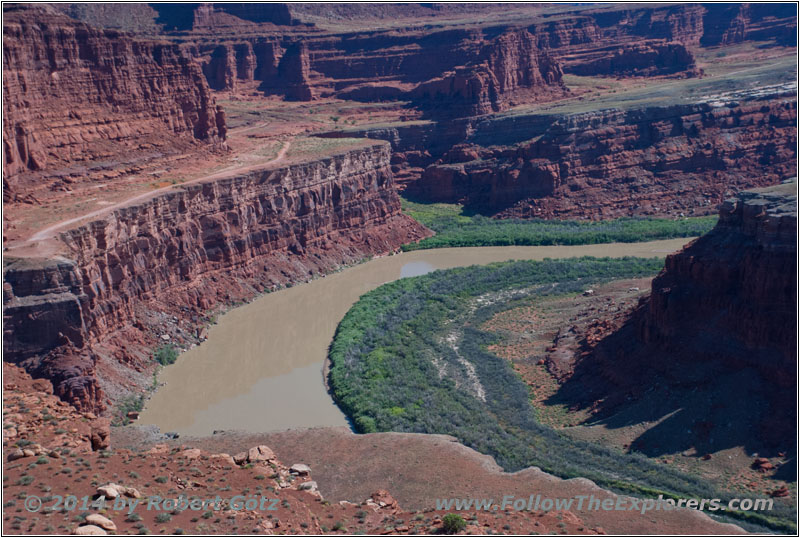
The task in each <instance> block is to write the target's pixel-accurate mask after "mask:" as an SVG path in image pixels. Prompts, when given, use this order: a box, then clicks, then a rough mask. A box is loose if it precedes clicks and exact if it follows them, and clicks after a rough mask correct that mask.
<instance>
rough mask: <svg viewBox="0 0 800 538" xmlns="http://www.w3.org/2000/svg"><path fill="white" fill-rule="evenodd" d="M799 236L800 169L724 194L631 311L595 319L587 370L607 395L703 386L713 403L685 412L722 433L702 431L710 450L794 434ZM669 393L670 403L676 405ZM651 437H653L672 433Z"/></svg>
mask: <svg viewBox="0 0 800 538" xmlns="http://www.w3.org/2000/svg"><path fill="white" fill-rule="evenodd" d="M796 243H797V184H796V180H793V181H791V182H787V183H784V184H780V185H777V186H772V187H767V188H763V189H756V190H753V191H745V192H741V193H739V195H738V196H737V197H736V198H733V199H730V200H727V201H726V202H725V203H724V204H723V205H722V208H721V210H720V220H719V223H718V224H717V226H716V227H715V228H714V229H713V230H712V231H711V232H709V233H708V234H706V235H704V236H702V237H700V238H699V239H697V240H695V241H693V242H692V243H690V244H689V245H687V246H686V247H685V248H684V249H683V250H681V251H679V252H677V253H675V254H672V255H670V256H668V257H667V259H666V263H665V266H664V269H663V270H662V271H661V273H660V274H659V275H658V276H657V277H656V278H655V279H654V280H653V283H652V291H651V294H650V296H649V297H645V298H643V299H642V301H641V302H640V304H639V306H638V307H637V308H636V309H635V310H634V311H633V312H632V313H631V314H630V315H628V316H627V317H624V318H623V319H617V320H609V321H608V322H606V321H604V322H601V323H600V324H598V328H599V329H600V331H599V335H598V334H595V335H592V337H591V341H589V339H588V338H587V346H586V350H585V352H584V353H582V355H581V362H579V364H578V367H577V368H576V372H580V374H579V377H582V379H584V380H586V379H591V380H592V384H593V385H594V387H595V390H596V391H597V392H595V396H594V398H597V399H598V400H605V401H606V403H607V402H609V401H613V400H616V401H617V402H620V401H622V402H625V401H626V397H627V399H628V400H630V399H631V397H630V394H639V395H641V394H642V393H643V392H646V391H647V390H648V388H650V390H659V387H658V386H657V385H661V386H662V389H663V387H664V386H666V387H670V386H673V387H676V389H678V390H683V391H684V392H686V388H687V387H688V388H689V389H694V390H697V389H698V388H702V389H703V390H704V391H706V392H705V393H704V394H706V395H707V396H705V397H704V399H705V400H707V401H710V402H711V403H713V405H707V406H705V405H698V406H697V407H698V408H697V409H692V408H689V409H686V410H684V411H683V413H682V414H683V418H680V417H678V418H677V420H678V422H679V423H680V422H681V421H684V422H685V424H687V425H688V426H689V427H690V428H691V429H692V430H694V429H699V430H698V431H700V432H702V431H707V432H708V431H710V432H711V434H710V435H711V438H713V439H716V442H713V441H711V440H710V439H708V438H706V439H705V440H703V441H701V444H705V446H706V447H707V448H705V449H704V450H707V451H712V450H714V449H718V448H724V447H727V446H744V447H746V449H749V450H750V451H752V450H761V449H762V448H764V447H765V446H766V447H769V448H770V450H771V451H775V453H777V452H778V451H781V450H785V449H786V448H787V447H791V446H794V442H795V432H796V418H795V417H796V414H795V410H796V408H797V405H796V404H797V401H796V386H797V385H796V380H797V283H796V282H797V281H796V277H797V245H796ZM598 385H600V386H602V389H600V390H599V391H598V390H597V388H596V387H597V386H598ZM681 387H683V388H682V389H681ZM662 392H663V391H662ZM666 393H667V394H669V390H667V391H666ZM670 405H674V404H669V403H666V404H663V405H661V407H663V408H664V412H672V411H675V409H672V408H671V407H669V406H670ZM684 405H685V404H684ZM679 414H681V413H676V415H679ZM673 418H675V417H673ZM732 424H733V425H735V426H734V427H732ZM667 429H668V428H667ZM695 433H697V432H695ZM701 437H702V435H701ZM645 438H646V440H647V443H648V444H649V445H650V446H651V448H652V446H653V445H654V444H656V443H659V444H662V445H663V444H664V443H665V440H664V438H663V437H661V438H659V436H658V435H651V436H649V437H648V436H645ZM642 441H643V442H644V441H645V439H642ZM701 453H702V452H701Z"/></svg>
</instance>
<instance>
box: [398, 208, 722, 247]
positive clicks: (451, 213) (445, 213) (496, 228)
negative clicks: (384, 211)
mask: <svg viewBox="0 0 800 538" xmlns="http://www.w3.org/2000/svg"><path fill="white" fill-rule="evenodd" d="M403 210H404V211H405V212H406V213H407V214H408V215H410V216H411V217H412V218H414V219H415V220H417V221H419V222H420V223H422V224H424V225H425V226H427V227H428V228H430V229H431V230H433V231H434V232H436V235H435V236H434V237H429V238H427V239H423V240H422V241H420V242H419V243H410V244H408V245H403V250H406V251H409V250H419V249H427V248H442V247H486V246H509V245H520V246H534V245H589V244H596V243H635V242H639V241H655V240H658V239H672V238H675V237H695V236H698V235H702V234H704V233H706V232H708V231H710V230H711V228H713V227H714V225H715V224H716V222H717V217H716V216H709V217H688V218H682V219H679V220H675V219H656V218H621V219H616V220H607V221H574V220H561V221H558V220H540V219H532V220H527V219H504V220H498V219H491V218H488V217H484V216H482V215H467V214H465V213H464V210H463V207H462V206H460V205H457V204H422V203H417V202H412V201H410V200H405V199H404V200H403Z"/></svg>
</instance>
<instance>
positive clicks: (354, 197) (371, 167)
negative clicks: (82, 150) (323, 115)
mask: <svg viewBox="0 0 800 538" xmlns="http://www.w3.org/2000/svg"><path fill="white" fill-rule="evenodd" d="M425 233H426V231H425V230H424V229H423V228H422V227H421V226H420V225H418V224H417V223H416V222H414V221H412V220H411V219H409V218H408V217H406V216H404V215H402V214H401V213H400V202H399V198H398V196H397V194H396V192H395V190H394V185H393V180H392V175H391V170H390V168H389V147H388V144H385V143H374V144H372V145H367V146H365V147H363V148H362V149H355V150H349V151H343V152H341V153H339V154H336V155H333V156H331V157H327V158H322V159H319V160H317V161H314V162H309V163H305V164H296V165H292V166H290V167H286V168H280V169H273V170H259V171H254V172H250V173H247V174H245V175H243V176H238V177H232V178H229V179H223V180H218V181H214V182H211V183H200V184H193V185H186V186H184V187H182V188H181V189H179V190H176V191H175V192H171V193H168V194H164V195H160V196H157V197H155V198H153V199H151V200H149V201H147V202H143V203H141V204H138V205H135V206H131V207H128V208H124V209H119V210H116V211H114V213H113V214H112V215H111V216H109V217H107V218H105V219H102V220H97V221H94V222H91V223H89V224H86V225H84V226H81V227H79V228H76V229H73V230H70V231H68V232H65V233H64V234H62V240H63V242H64V243H65V246H66V247H67V248H66V250H65V256H64V257H59V258H57V259H53V260H16V261H12V262H10V263H9V264H7V266H6V267H5V268H4V280H5V283H4V311H3V315H4V324H5V332H4V338H3V346H4V352H5V357H6V360H11V361H14V362H22V363H23V365H25V366H27V367H29V370H30V371H32V373H34V374H36V373H40V372H42V371H46V372H47V373H48V377H51V378H53V377H59V376H60V377H59V379H60V381H59V383H64V382H66V383H67V384H68V383H69V382H68V380H67V378H69V377H76V376H78V375H80V376H82V377H87V376H88V377H90V378H91V377H92V375H93V373H92V372H93V371H92V370H91V369H87V368H85V367H84V368H75V367H73V366H70V365H72V364H73V363H75V362H80V363H81V364H82V365H84V366H87V365H91V364H93V363H94V362H96V361H98V360H99V361H100V362H101V363H102V362H103V361H106V364H107V361H108V360H114V359H113V358H112V359H109V357H111V356H113V357H114V358H115V359H116V360H120V361H122V362H126V363H130V364H131V365H132V366H135V367H139V368H141V367H143V366H146V365H147V362H148V361H144V362H141V360H139V359H137V356H141V354H139V353H138V352H137V345H138V346H139V347H138V349H139V350H141V349H146V348H147V347H153V346H155V343H156V341H157V337H158V336H159V335H160V334H163V332H164V331H165V330H166V329H165V327H164V326H163V323H162V322H163V319H162V318H163V317H164V316H165V315H167V314H168V316H167V319H172V316H175V317H176V319H180V321H181V327H180V328H178V326H177V325H175V326H172V325H170V327H172V328H171V329H169V331H170V332H171V334H173V337H174V339H173V341H178V342H180V341H183V342H185V343H186V345H188V342H190V341H194V340H193V338H194V334H195V333H194V328H193V327H195V326H197V325H199V324H201V321H198V320H199V318H200V317H202V316H203V315H204V314H205V312H206V311H207V310H208V309H209V308H212V307H213V306H215V305H219V304H229V303H231V302H234V301H239V300H244V299H249V298H251V297H252V296H254V295H255V294H257V293H260V292H262V291H263V290H265V289H271V288H274V287H275V286H276V285H281V284H285V283H290V282H295V281H304V280H307V279H308V278H309V276H310V275H313V274H318V273H324V272H329V271H332V270H334V269H335V268H336V267H338V266H339V265H340V264H344V263H351V262H354V261H357V260H360V259H362V258H363V257H365V256H370V255H373V254H380V253H386V252H389V251H392V250H395V249H397V248H398V247H399V246H400V245H401V244H403V243H405V242H408V241H412V240H416V239H419V238H421V237H423V236H424V235H425ZM110 343H112V344H113V345H112V344H110ZM93 348H98V349H111V350H112V352H111V353H106V354H105V355H103V354H101V353H99V352H98V353H97V355H100V356H99V358H98V356H94V354H93V351H92V350H93ZM48 353H49V354H50V355H48ZM59 356H61V357H76V356H80V361H78V360H77V359H70V360H69V361H66V360H65V361H64V362H63V364H64V365H66V366H69V369H68V370H69V372H72V373H73V374H74V375H71V376H70V375H67V374H65V373H64V372H63V371H62V370H58V368H55V369H56V370H58V372H56V371H54V369H53V368H50V369H45V370H43V367H42V363H43V362H44V363H47V364H51V365H52V364H55V365H58V364H62V363H59V362H58V360H57V358H58V357H59ZM43 357H46V358H47V360H45V359H43ZM66 366H65V367H66ZM87 372H89V373H87ZM61 378H64V379H61ZM92 379H93V378H92ZM106 381H108V380H104V382H106ZM108 382H110V381H108ZM72 383H76V382H75V381H73V382H72ZM89 385H90V386H91V387H93V386H94V383H90V384H89ZM82 386H83V387H86V386H87V384H86V383H83V384H82ZM65 391H66V389H65ZM84 392H86V393H87V394H89V393H90V392H91V391H90V390H88V389H87V390H84ZM92 394H94V393H92ZM96 404H97V402H96V401H94V400H91V399H90V400H89V401H81V403H80V405H81V406H82V407H97V405H96Z"/></svg>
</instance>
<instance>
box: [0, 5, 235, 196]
mask: <svg viewBox="0 0 800 538" xmlns="http://www.w3.org/2000/svg"><path fill="white" fill-rule="evenodd" d="M3 72H4V73H5V76H4V77H3V193H4V200H5V201H13V200H16V199H20V198H23V199H25V198H28V199H30V197H33V198H34V199H35V197H36V194H37V191H39V190H42V189H50V188H59V186H60V187H61V188H64V187H63V186H64V184H65V183H64V182H63V181H62V179H64V178H65V179H66V183H73V182H75V181H80V180H83V179H84V178H85V176H86V175H87V168H88V167H90V166H91V164H92V161H102V160H113V159H119V160H125V161H127V162H129V163H131V164H134V165H135V163H136V162H137V160H141V159H146V158H148V156H152V154H154V153H159V152H165V151H166V152H170V151H171V152H179V151H188V150H189V149H191V148H192V147H193V146H195V145H196V144H198V143H201V142H205V143H208V142H212V143H213V142H216V143H222V142H223V141H224V139H225V132H226V127H225V118H224V112H223V111H222V109H221V108H219V107H217V106H216V104H215V102H214V97H213V95H212V94H211V91H210V90H209V87H208V85H207V83H206V81H205V78H204V77H203V74H202V71H201V69H200V68H199V66H198V65H197V64H195V63H194V62H193V61H192V60H191V59H190V58H189V57H188V56H187V55H185V54H183V53H182V52H181V51H180V50H179V48H178V47H176V46H174V45H171V44H168V43H163V42H154V41H145V40H140V39H136V38H133V37H131V36H128V35H125V34H122V33H120V32H117V31H113V30H101V29H97V28H93V27H91V26H88V25H86V24H83V23H80V22H77V21H75V20H72V19H70V18H68V17H65V16H63V15H59V14H57V13H51V12H49V11H46V10H39V9H36V8H32V9H30V10H16V9H8V10H6V9H4V25H3Z"/></svg>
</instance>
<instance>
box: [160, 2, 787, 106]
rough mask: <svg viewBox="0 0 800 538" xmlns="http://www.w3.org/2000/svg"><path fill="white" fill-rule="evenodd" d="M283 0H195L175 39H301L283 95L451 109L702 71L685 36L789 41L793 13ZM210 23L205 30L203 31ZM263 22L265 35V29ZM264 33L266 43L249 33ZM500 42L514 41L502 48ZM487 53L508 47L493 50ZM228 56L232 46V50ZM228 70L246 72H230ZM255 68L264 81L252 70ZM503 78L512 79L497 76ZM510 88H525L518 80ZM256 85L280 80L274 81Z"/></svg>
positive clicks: (271, 57)
mask: <svg viewBox="0 0 800 538" xmlns="http://www.w3.org/2000/svg"><path fill="white" fill-rule="evenodd" d="M286 6H287V7H286V12H284V11H282V10H280V9H278V8H276V7H269V8H266V7H263V8H262V7H259V6H256V7H252V8H250V9H249V10H238V11H237V10H235V9H231V8H229V7H225V5H220V6H219V7H214V8H210V7H204V8H202V9H201V8H198V9H197V10H196V12H197V13H200V11H203V16H202V17H199V16H198V15H195V24H194V26H193V28H192V31H191V32H190V34H191V35H187V36H186V37H185V39H186V41H187V42H191V43H192V44H194V45H197V46H198V47H199V48H198V50H199V52H200V55H199V57H202V58H206V57H207V54H208V51H209V50H212V49H213V47H216V46H217V45H219V44H223V45H225V46H227V47H229V49H230V50H234V49H236V48H237V47H239V48H240V49H241V47H242V45H243V43H244V42H249V43H250V44H251V47H252V49H253V50H257V49H259V48H260V49H261V50H263V51H264V53H263V55H262V54H261V53H259V52H256V54H255V58H256V60H255V61H256V63H257V64H258V65H262V64H264V65H269V64H272V63H274V62H275V50H278V58H279V57H280V56H281V55H282V54H283V51H284V50H287V49H289V48H290V47H292V46H296V45H297V43H300V42H303V43H306V45H307V47H308V59H307V67H306V63H302V64H297V65H296V67H293V68H292V73H293V75H292V76H294V77H297V78H298V79H302V81H303V83H304V84H307V85H309V86H310V87H311V91H309V92H305V93H303V94H302V96H300V97H293V98H299V99H306V100H307V99H313V98H314V97H317V96H322V97H329V96H336V97H341V98H347V99H363V100H394V99H411V100H420V104H421V105H422V106H423V107H424V108H427V109H430V108H431V103H430V101H431V98H432V97H435V96H436V95H441V96H443V97H442V100H444V96H448V97H449V98H450V99H451V100H453V99H454V100H455V101H456V106H455V107H454V110H453V111H450V112H449V114H450V115H455V114H463V115H469V114H483V113H487V112H490V111H497V110H504V109H506V108H508V107H509V106H513V104H515V103H524V102H538V101H546V100H551V99H553V98H557V97H559V96H560V92H559V91H557V90H558V83H559V81H560V73H561V72H562V71H563V72H564V73H574V74H579V75H591V76H614V77H652V76H669V77H696V76H700V75H701V74H702V73H701V71H700V70H699V69H698V68H697V66H696V64H695V60H694V56H693V54H692V52H691V50H690V48H691V47H697V46H717V45H730V44H735V43H740V42H743V41H748V40H750V41H766V42H772V43H773V44H775V45H793V44H795V42H793V41H792V36H793V35H794V34H795V33H796V25H797V22H796V14H795V13H794V11H793V9H792V7H791V6H790V5H787V4H754V5H748V4H736V5H730V4H680V5H671V6H657V5H653V6H635V7H630V8H629V7H627V6H626V7H623V6H603V7H597V8H594V9H586V8H582V9H573V10H570V9H569V8H565V10H564V11H563V12H560V13H548V12H547V10H545V9H543V8H542V7H541V6H535V5H530V6H527V7H520V6H501V5H496V6H487V7H478V6H458V7H452V6H451V7H439V6H437V7H433V6H411V5H407V6H345V7H341V8H340V7H330V6H325V7H324V8H320V7H319V6H316V7H314V8H313V9H307V8H304V7H303V6H299V5H292V4H287V5H286ZM164 9H165V10H168V9H171V8H169V7H166V8H164ZM182 9H184V10H185V9H186V8H182ZM461 12H463V13H464V14H465V15H464V16H467V14H468V16H469V17H471V18H473V19H474V18H475V17H480V14H481V13H483V14H484V16H485V17H486V20H487V22H484V23H478V24H474V25H467V26H465V25H463V24H462V25H457V24H456V25H453V26H452V27H451V28H447V26H448V22H450V23H452V22H451V20H450V19H451V18H452V17H454V16H456V15H457V14H458V13H461ZM500 13H505V14H506V15H505V17H502V16H499V15H500ZM234 15H235V16H234ZM187 17H188V16H184V18H187ZM198 17H199V18H200V19H202V21H203V22H202V24H201V23H199V22H197V20H198ZM239 17H241V18H239ZM426 17H430V18H431V19H432V20H437V19H438V18H441V19H442V21H443V22H442V24H441V27H439V28H435V29H431V28H425V27H423V26H422V24H421V22H420V21H421V20H424V19H425V18H426ZM392 18H394V19H396V20H403V19H405V18H407V19H408V26H407V27H406V28H405V29H404V30H403V31H400V30H397V29H392V28H385V29H381V30H375V29H372V28H370V27H369V24H368V21H371V20H372V21H375V24H376V25H384V26H385V24H382V23H380V22H379V21H384V20H386V19H392ZM237 20H238V21H239V22H238V23H237V22H236V21H237ZM214 21H216V22H214ZM489 21H496V22H489ZM263 23H269V26H264V29H263V31H262V32H261V34H262V36H260V37H238V38H237V37H236V34H237V33H238V34H241V35H242V36H247V35H248V34H257V33H258V32H257V31H256V30H255V29H257V28H258V24H263ZM301 23H303V24H304V25H303V24H301ZM237 24H238V25H239V27H238V31H237ZM298 24H300V25H301V28H300V29H298ZM328 24H334V25H336V26H337V27H344V28H346V27H348V25H352V29H351V30H349V31H344V30H341V31H338V32H337V31H332V30H329V29H328V28H327V27H328ZM315 25H318V26H315ZM211 27H214V29H215V34H214V35H213V36H212V35H211V34H210V33H209V32H208V31H207V29H208V28H211ZM264 34H269V35H270V36H271V37H270V38H269V39H265V38H264V37H263V35H264ZM266 41H271V42H272V43H273V44H274V45H273V46H270V47H267V48H264V47H261V46H260V45H259V44H261V43H264V42H266ZM795 41H796V40H795ZM242 50H243V49H242ZM509 50H514V51H515V52H514V53H513V54H508V51H509ZM497 56H500V57H504V58H506V59H505V60H504V61H501V62H499V63H497V62H492V61H491V58H492V57H497ZM512 57H513V61H509V60H511V58H512ZM237 59H238V53H235V57H234V58H233V59H232V60H231V62H232V63H233V62H236V61H238V60H237ZM203 61H205V60H203ZM498 71H499V72H500V73H498ZM539 73H541V77H540V76H539ZM528 77H532V78H533V79H538V80H528ZM494 79H497V80H496V81H495V80H494ZM238 80H240V81H251V80H253V78H251V77H250V76H249V75H240V76H239V77H238ZM255 80H262V81H263V79H260V78H258V77H257V76H256V77H255ZM209 81H210V83H211V84H212V86H214V87H223V88H226V89H233V88H235V83H231V82H226V80H225V79H224V78H219V76H218V75H217V74H216V72H213V73H212V74H211V77H210V78H209ZM511 81H518V82H520V84H514V83H512V84H510V85H509V84H506V82H511ZM498 82H499V83H498ZM554 84H555V86H554ZM519 88H525V89H526V90H528V91H526V92H516V90H517V89H519ZM264 89H265V90H266V91H267V92H268V93H269V92H273V93H279V94H282V93H283V92H284V91H285V90H283V89H281V88H280V86H279V85H276V84H274V83H271V84H267V85H265V86H264ZM515 93H516V95H514V94H515ZM464 101H466V102H467V103H468V104H467V105H465V104H464V103H463V102H464ZM438 108H441V107H438Z"/></svg>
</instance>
